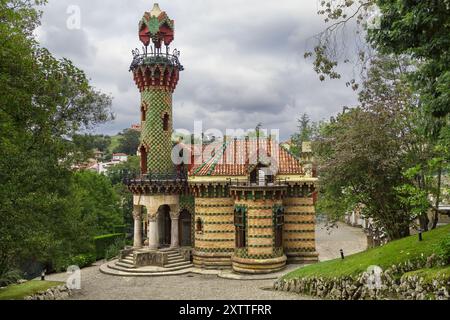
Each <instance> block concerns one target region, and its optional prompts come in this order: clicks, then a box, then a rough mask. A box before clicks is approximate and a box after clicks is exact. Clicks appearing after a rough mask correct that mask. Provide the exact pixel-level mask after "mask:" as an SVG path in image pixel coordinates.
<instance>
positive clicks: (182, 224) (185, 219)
mask: <svg viewBox="0 0 450 320" xmlns="http://www.w3.org/2000/svg"><path fill="white" fill-rule="evenodd" d="M178 223H179V229H178V230H179V234H180V238H179V239H180V246H181V247H190V246H191V245H192V242H191V230H192V229H191V213H190V212H189V211H188V210H186V209H184V210H182V211H181V213H180V220H179V221H178Z"/></svg>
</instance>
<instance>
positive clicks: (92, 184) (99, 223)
mask: <svg viewBox="0 0 450 320" xmlns="http://www.w3.org/2000/svg"><path fill="white" fill-rule="evenodd" d="M73 184H74V193H75V195H76V198H77V200H78V202H79V206H80V209H81V219H82V220H83V221H84V222H85V223H86V224H88V225H89V226H90V228H91V230H93V232H94V234H104V233H107V232H110V231H111V230H112V229H113V226H114V225H117V224H120V223H122V221H123V219H122V217H121V212H120V198H119V196H118V195H117V193H116V192H115V189H114V188H113V186H112V184H111V181H110V180H109V179H108V177H106V176H104V175H101V174H98V173H96V172H92V171H80V172H76V173H75V174H74V182H73Z"/></svg>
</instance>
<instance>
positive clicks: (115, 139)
mask: <svg viewBox="0 0 450 320" xmlns="http://www.w3.org/2000/svg"><path fill="white" fill-rule="evenodd" d="M121 137H122V136H121V135H115V136H111V144H110V145H109V147H108V151H109V152H110V153H113V151H114V149H116V148H117V147H118V146H119V142H120V138H121Z"/></svg>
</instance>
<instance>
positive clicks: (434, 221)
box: [431, 166, 442, 229]
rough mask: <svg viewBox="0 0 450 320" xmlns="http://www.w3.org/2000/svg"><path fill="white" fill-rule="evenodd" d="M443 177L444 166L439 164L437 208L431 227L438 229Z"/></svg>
mask: <svg viewBox="0 0 450 320" xmlns="http://www.w3.org/2000/svg"><path fill="white" fill-rule="evenodd" d="M441 178H442V166H439V171H438V185H437V194H436V204H435V208H434V217H433V226H432V227H431V229H436V227H437V224H438V221H439V202H440V195H441Z"/></svg>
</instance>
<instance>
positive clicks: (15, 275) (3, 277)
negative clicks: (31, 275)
mask: <svg viewBox="0 0 450 320" xmlns="http://www.w3.org/2000/svg"><path fill="white" fill-rule="evenodd" d="M20 279H22V273H21V272H20V271H19V270H8V271H6V272H5V273H3V274H0V287H6V286H8V285H10V284H13V283H16V282H17V281H18V280H20Z"/></svg>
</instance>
